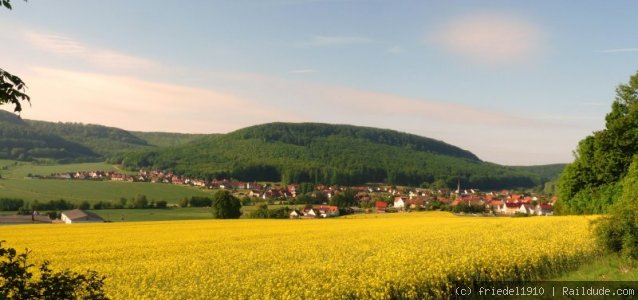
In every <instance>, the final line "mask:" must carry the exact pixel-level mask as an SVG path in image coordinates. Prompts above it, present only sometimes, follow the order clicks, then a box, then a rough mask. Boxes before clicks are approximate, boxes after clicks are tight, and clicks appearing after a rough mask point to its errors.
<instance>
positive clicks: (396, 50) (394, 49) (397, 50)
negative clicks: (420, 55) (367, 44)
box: [388, 46, 404, 54]
mask: <svg viewBox="0 0 638 300" xmlns="http://www.w3.org/2000/svg"><path fill="white" fill-rule="evenodd" d="M388 52H390V53H392V54H400V53H403V52H404V50H403V48H402V47H400V46H393V47H390V48H389V49H388Z"/></svg>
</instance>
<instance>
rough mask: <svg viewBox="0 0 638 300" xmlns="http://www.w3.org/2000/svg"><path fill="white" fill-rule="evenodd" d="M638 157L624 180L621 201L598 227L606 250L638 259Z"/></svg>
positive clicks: (599, 238) (599, 237) (597, 229)
mask: <svg viewBox="0 0 638 300" xmlns="http://www.w3.org/2000/svg"><path fill="white" fill-rule="evenodd" d="M637 195H638V155H636V156H634V160H633V163H632V164H631V165H630V168H629V171H628V174H627V176H625V177H624V179H623V180H622V192H621V193H620V195H619V197H618V198H619V200H618V201H616V202H615V203H614V204H613V205H612V206H611V209H610V210H609V214H608V215H607V216H605V217H603V218H602V219H600V220H599V222H598V224H597V225H598V226H596V236H597V237H598V242H599V243H600V245H601V246H603V248H604V249H606V250H608V251H610V252H615V253H619V254H621V255H622V256H623V257H625V258H630V259H638V197H637Z"/></svg>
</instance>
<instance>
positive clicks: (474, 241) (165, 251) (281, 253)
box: [0, 213, 595, 299]
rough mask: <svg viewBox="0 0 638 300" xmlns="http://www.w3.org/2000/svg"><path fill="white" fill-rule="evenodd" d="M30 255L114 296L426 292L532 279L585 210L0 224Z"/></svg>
mask: <svg viewBox="0 0 638 300" xmlns="http://www.w3.org/2000/svg"><path fill="white" fill-rule="evenodd" d="M0 236H2V238H3V239H5V240H7V244H6V245H7V246H11V247H15V248H17V249H24V248H29V249H31V250H32V258H33V262H35V263H39V262H42V261H43V260H45V259H47V260H50V261H51V266H52V267H53V268H56V269H60V268H65V267H68V268H71V269H72V270H75V271H85V270H87V269H93V270H96V271H98V272H99V273H100V274H103V275H105V276H107V278H108V279H107V281H106V289H107V293H108V294H109V296H111V297H112V298H113V299H172V298H179V299H337V298H338V299H346V298H347V299H429V298H436V299H439V298H446V297H449V296H451V295H452V294H451V293H452V291H453V289H454V287H455V285H456V284H471V283H472V282H486V281H505V280H517V279H519V280H520V279H528V280H534V279H541V278H547V276H549V275H556V274H557V273H560V272H563V271H567V270H571V269H573V268H575V267H576V266H578V265H579V264H581V263H582V262H583V261H585V260H587V259H589V258H590V257H592V256H593V255H594V253H595V250H594V249H595V248H594V245H593V242H592V239H591V233H590V231H589V219H588V218H587V217H575V216H574V217H548V218H463V217H455V216H453V215H451V214H447V213H404V214H381V215H367V216H360V217H359V216H357V217H356V218H334V219H326V220H198V221H166V222H124V223H122V222H116V223H98V224H72V225H64V224H60V225H15V226H5V227H0Z"/></svg>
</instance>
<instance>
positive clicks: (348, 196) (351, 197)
mask: <svg viewBox="0 0 638 300" xmlns="http://www.w3.org/2000/svg"><path fill="white" fill-rule="evenodd" d="M356 195H357V193H356V192H355V191H353V190H352V189H346V190H345V191H341V192H339V193H338V194H336V195H334V196H333V197H332V198H331V199H330V205H334V206H338V207H339V208H345V207H351V206H356V205H357V198H356Z"/></svg>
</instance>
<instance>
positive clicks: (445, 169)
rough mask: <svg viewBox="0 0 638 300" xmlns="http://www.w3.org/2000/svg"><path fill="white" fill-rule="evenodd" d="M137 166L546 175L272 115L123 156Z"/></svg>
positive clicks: (229, 173)
mask: <svg viewBox="0 0 638 300" xmlns="http://www.w3.org/2000/svg"><path fill="white" fill-rule="evenodd" d="M120 162H121V163H122V164H123V165H124V166H126V167H128V168H132V169H137V168H152V169H163V170H166V169H170V170H173V171H176V172H178V173H181V174H184V175H188V176H193V177H200V178H231V177H232V178H236V179H239V180H246V181H252V180H257V181H283V182H316V183H326V184H360V183H366V182H389V183H394V184H405V185H422V184H428V185H429V184H435V185H446V186H456V184H457V181H460V182H461V184H462V186H466V187H476V188H484V189H492V188H502V187H532V186H535V185H539V184H541V183H542V182H541V180H540V176H536V175H534V174H532V173H530V172H527V171H524V170H519V169H516V168H509V167H504V166H500V165H496V164H492V163H487V162H483V161H481V160H480V159H479V158H478V157H477V156H476V155H474V154H472V153H471V152H469V151H467V150H464V149H461V148H458V147H456V146H453V145H450V144H447V143H444V142H442V141H437V140H434V139H430V138H426V137H420V136H417V135H413V134H408V133H401V132H397V131H393V130H387V129H378V128H369V127H358V126H350V125H330V124H318V123H299V124H298V123H271V124H264V125H258V126H252V127H248V128H244V129H240V130H237V131H234V132H231V133H228V134H225V135H217V136H210V137H205V138H201V139H198V140H195V141H192V142H190V143H187V144H183V145H180V146H175V147H168V148H162V149H157V150H148V151H136V152H134V153H128V154H126V155H124V156H122V157H121V160H120Z"/></svg>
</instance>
